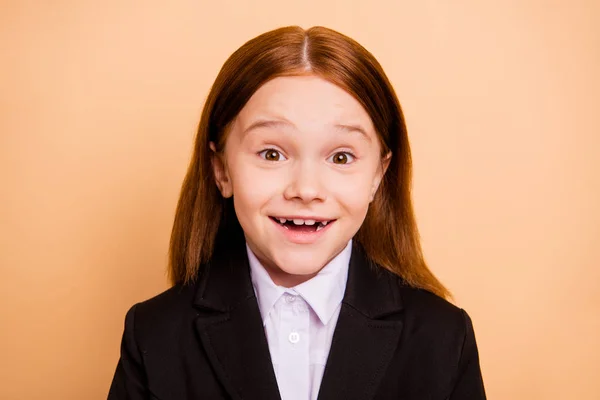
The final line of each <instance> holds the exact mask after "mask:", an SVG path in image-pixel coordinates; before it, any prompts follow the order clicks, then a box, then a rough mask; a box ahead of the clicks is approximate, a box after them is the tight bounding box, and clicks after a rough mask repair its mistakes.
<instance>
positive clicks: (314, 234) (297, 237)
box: [269, 218, 336, 244]
mask: <svg viewBox="0 0 600 400" xmlns="http://www.w3.org/2000/svg"><path fill="white" fill-rule="evenodd" d="M269 219H270V220H271V222H273V224H275V227H276V228H277V229H279V231H280V232H281V233H282V234H283V235H284V236H285V237H286V239H287V240H289V241H290V242H292V243H296V244H311V243H314V242H316V241H317V240H319V238H320V237H321V236H323V234H325V232H327V231H328V230H329V227H330V226H331V225H333V224H334V223H335V222H336V220H333V221H331V222H329V223H328V224H327V225H325V226H324V227H323V228H321V229H319V230H318V231H316V230H315V231H297V230H294V229H290V228H287V227H286V226H284V225H281V224H280V223H279V222H276V221H274V220H273V219H272V218H269Z"/></svg>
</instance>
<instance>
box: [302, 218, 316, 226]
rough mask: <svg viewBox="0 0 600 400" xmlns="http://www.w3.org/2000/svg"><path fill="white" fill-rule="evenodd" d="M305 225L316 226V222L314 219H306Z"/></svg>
mask: <svg viewBox="0 0 600 400" xmlns="http://www.w3.org/2000/svg"><path fill="white" fill-rule="evenodd" d="M304 224H305V225H314V224H315V220H314V219H305V220H304Z"/></svg>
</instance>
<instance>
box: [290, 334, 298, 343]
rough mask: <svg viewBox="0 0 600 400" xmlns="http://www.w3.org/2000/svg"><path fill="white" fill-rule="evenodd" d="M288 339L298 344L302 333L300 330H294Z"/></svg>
mask: <svg viewBox="0 0 600 400" xmlns="http://www.w3.org/2000/svg"><path fill="white" fill-rule="evenodd" d="M288 340H289V341H290V343H293V344H296V343H298V342H299V341H300V334H299V333H298V332H292V333H290V335H289V336H288Z"/></svg>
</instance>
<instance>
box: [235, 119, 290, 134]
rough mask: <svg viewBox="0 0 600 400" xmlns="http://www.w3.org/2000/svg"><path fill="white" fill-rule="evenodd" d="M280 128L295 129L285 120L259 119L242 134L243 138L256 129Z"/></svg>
mask: <svg viewBox="0 0 600 400" xmlns="http://www.w3.org/2000/svg"><path fill="white" fill-rule="evenodd" d="M282 126H286V127H292V128H295V127H296V126H295V125H294V124H293V123H292V122H290V121H288V120H287V119H285V118H277V119H259V120H257V121H254V122H252V123H251V124H250V125H249V126H248V127H247V128H246V129H244V132H242V134H243V135H244V136H245V135H247V134H248V132H250V131H252V130H254V129H258V128H280V127H282Z"/></svg>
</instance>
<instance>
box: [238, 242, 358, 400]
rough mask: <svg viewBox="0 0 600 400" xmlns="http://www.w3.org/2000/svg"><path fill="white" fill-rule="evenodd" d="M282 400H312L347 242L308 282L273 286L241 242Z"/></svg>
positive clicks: (344, 274) (340, 289) (338, 297)
mask: <svg viewBox="0 0 600 400" xmlns="http://www.w3.org/2000/svg"><path fill="white" fill-rule="evenodd" d="M246 251H247V253H248V261H249V262H250V273H251V276H252V285H253V286H254V292H255V293H256V297H257V299H258V306H259V309H260V314H261V317H262V320H263V325H264V328H265V334H266V336H267V342H268V344H269V352H270V353H271V360H272V361H273V369H274V371H275V377H276V379H277V385H278V386H279V393H280V395H281V399H282V400H316V398H317V395H318V394H319V387H320V386H321V380H322V379H323V372H324V370H325V364H326V362H327V356H328V355H329V349H330V347H331V339H332V337H333V331H334V329H335V325H336V324H337V320H338V316H339V314H340V308H341V302H342V298H343V297H344V292H345V290H346V281H347V279H348V266H349V263H350V255H351V252H352V240H350V241H349V242H348V244H347V245H346V247H345V248H344V250H342V251H341V252H340V253H339V254H338V255H337V256H336V257H335V258H334V259H333V260H331V261H330V262H329V263H328V264H327V265H326V266H325V267H323V269H321V271H319V273H318V274H317V275H316V276H314V277H313V278H311V279H309V280H308V281H306V282H304V283H301V284H300V285H297V286H295V287H293V288H285V287H283V286H277V285H275V283H273V280H272V279H271V277H270V276H269V274H268V273H267V271H266V270H265V269H264V267H263V266H262V265H261V263H260V261H258V259H257V258H256V256H255V255H254V253H253V252H252V250H250V248H249V247H248V245H247V244H246Z"/></svg>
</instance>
